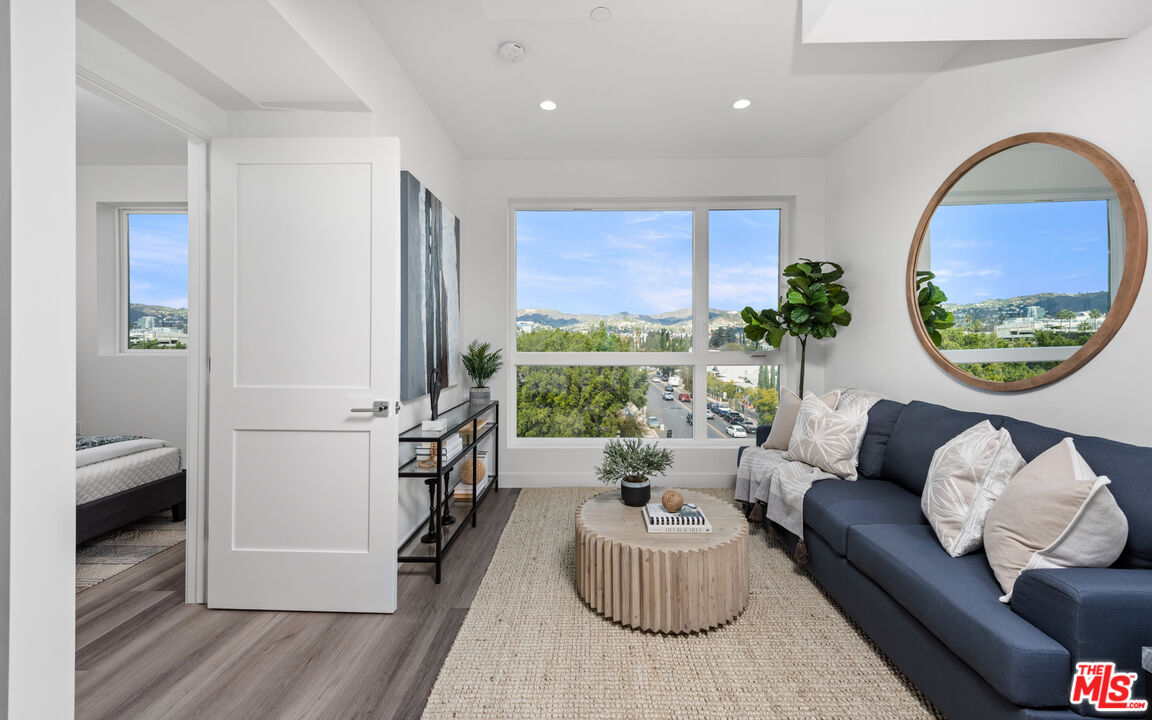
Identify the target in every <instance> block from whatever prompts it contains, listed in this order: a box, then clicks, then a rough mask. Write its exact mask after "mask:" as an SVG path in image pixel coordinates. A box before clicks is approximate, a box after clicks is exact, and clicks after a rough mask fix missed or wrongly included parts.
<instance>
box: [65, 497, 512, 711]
mask: <svg viewBox="0 0 1152 720" xmlns="http://www.w3.org/2000/svg"><path fill="white" fill-rule="evenodd" d="M517 494H518V491H517V490H514V489H504V490H501V491H500V492H498V493H493V494H492V495H491V496H490V497H489V500H488V502H486V503H485V505H484V507H483V509H482V510H481V512H480V517H479V520H478V525H477V527H475V528H468V529H467V530H465V531H464V535H463V536H462V537H461V538H460V540H459V541H458V542H457V543H456V545H455V546H454V547H453V548H452V553H451V554H450V555H449V556H448V559H447V560H446V561H445V564H444V576H443V582H442V583H441V584H440V585H435V584H434V583H433V582H432V570H431V566H426V565H411V564H403V565H401V566H400V581H399V586H398V610H397V612H396V613H395V614H393V615H357V614H343V613H287V612H248V611H236V610H208V609H206V608H205V607H204V606H203V605H186V604H184V546H183V544H181V545H178V546H176V547H174V548H172V549H170V550H166V551H164V552H162V553H160V554H159V555H157V556H155V557H153V558H150V559H148V560H146V561H144V562H143V563H141V564H140V565H138V566H136V567H135V568H132V569H131V570H128V571H126V572H124V573H121V574H120V575H117V576H116V577H114V578H112V579H110V580H106V581H105V582H103V583H101V584H99V585H97V586H96V587H94V588H91V589H89V590H86V591H84V592H82V593H80V595H78V596H77V597H76V718H77V720H104V719H107V720H113V719H115V720H125V719H128V718H130V719H132V720H153V719H157V720H160V719H162V720H179V719H181V718H201V719H205V718H208V719H216V718H219V719H221V720H224V719H229V720H231V719H236V720H240V719H243V720H261V719H263V718H268V719H276V720H282V719H288V718H291V719H297V720H304V719H312V718H324V719H328V718H332V719H334V720H336V719H339V720H344V719H345V718H347V719H351V718H379V719H390V718H405V719H407V718H419V717H420V714H421V713H422V712H423V710H424V703H425V701H426V700H427V698H428V693H429V691H431V689H432V684H433V683H434V682H435V680H436V675H437V674H438V673H439V671H440V667H441V665H442V663H443V661H444V658H445V656H446V655H447V654H448V650H449V648H451V647H452V642H453V641H454V640H455V638H456V632H457V630H458V629H459V628H460V624H461V623H462V622H463V621H464V615H465V613H467V611H468V607H469V605H470V604H471V602H472V597H473V596H474V595H475V593H476V589H477V588H478V587H479V585H480V580H481V578H482V577H483V576H484V572H485V570H486V569H487V567H488V562H489V560H490V559H491V558H492V553H493V551H494V550H495V548H496V543H497V541H498V540H499V538H500V533H501V531H502V530H503V529H504V524H505V523H506V522H507V520H508V516H509V514H511V512H512V507H513V505H515V504H516V496H517Z"/></svg>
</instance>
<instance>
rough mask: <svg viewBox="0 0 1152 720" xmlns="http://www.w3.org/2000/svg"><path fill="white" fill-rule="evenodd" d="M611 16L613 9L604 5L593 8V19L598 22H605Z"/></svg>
mask: <svg viewBox="0 0 1152 720" xmlns="http://www.w3.org/2000/svg"><path fill="white" fill-rule="evenodd" d="M610 17H612V11H611V10H609V9H608V8H606V7H604V6H603V5H601V6H600V7H594V8H592V19H593V20H595V21H596V22H604V21H605V20H607V19H608V18H610Z"/></svg>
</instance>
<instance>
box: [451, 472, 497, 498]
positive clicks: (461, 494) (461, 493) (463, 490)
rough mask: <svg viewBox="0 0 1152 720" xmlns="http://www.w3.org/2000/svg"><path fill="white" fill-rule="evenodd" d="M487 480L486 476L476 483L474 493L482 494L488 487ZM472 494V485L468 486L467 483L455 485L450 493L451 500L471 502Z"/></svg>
mask: <svg viewBox="0 0 1152 720" xmlns="http://www.w3.org/2000/svg"><path fill="white" fill-rule="evenodd" d="M488 480H489V478H488V477H487V476H485V477H484V478H483V479H482V480H481V481H480V482H479V483H478V485H479V488H478V489H476V492H481V493H482V492H484V490H485V489H486V488H487V487H488ZM472 492H473V486H472V485H469V484H468V483H463V482H462V483H459V484H457V485H456V489H455V490H454V491H453V492H452V499H454V500H471V499H472Z"/></svg>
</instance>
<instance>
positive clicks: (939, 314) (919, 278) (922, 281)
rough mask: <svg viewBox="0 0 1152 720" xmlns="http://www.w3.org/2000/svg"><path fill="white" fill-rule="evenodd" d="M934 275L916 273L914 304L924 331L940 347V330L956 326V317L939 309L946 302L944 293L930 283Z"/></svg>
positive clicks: (931, 273) (941, 338)
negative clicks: (917, 309)
mask: <svg viewBox="0 0 1152 720" xmlns="http://www.w3.org/2000/svg"><path fill="white" fill-rule="evenodd" d="M935 278H936V273H933V272H930V271H928V270H917V271H916V302H917V303H919V305H920V319H921V320H923V321H924V330H925V331H927V333H928V337H930V338H932V342H934V343H936V347H940V343H941V341H942V340H943V337H942V336H941V335H940V331H941V330H947V329H948V328H950V327H952V326H953V325H955V324H956V316H955V315H953V314H952V313H950V312H948V311H947V310H945V309H944V308H943V307H941V306H942V305H943V304H944V303H946V302H948V296H947V295H945V294H944V291H943V290H941V289H940V288H939V287H937V286H936V285H934V284H933V283H932V281H933V280H934V279H935Z"/></svg>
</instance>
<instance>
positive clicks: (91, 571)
mask: <svg viewBox="0 0 1152 720" xmlns="http://www.w3.org/2000/svg"><path fill="white" fill-rule="evenodd" d="M184 528H185V522H184V521H183V520H181V521H180V522H176V523H174V522H172V511H171V510H165V511H163V512H160V513H157V514H155V515H152V516H150V517H146V518H144V519H143V520H137V521H136V522H134V523H131V524H129V525H125V526H124V527H122V528H120V529H118V530H113V531H111V532H107V533H104V534H103V535H98V536H96V537H94V538H92V539H91V540H88V541H86V542H83V543H80V544H79V545H77V546H76V592H77V593H79V592H81V591H82V590H87V589H88V588H90V587H92V586H93V585H96V584H98V583H101V582H104V581H105V580H107V579H108V578H110V577H112V576H114V575H117V574H119V573H122V572H124V571H125V570H127V569H128V568H130V567H132V566H134V565H138V564H139V563H142V562H144V561H145V560H147V559H148V558H150V557H152V556H153V555H155V554H157V553H159V552H160V551H162V550H167V549H168V548H170V547H172V546H173V545H176V544H177V543H182V542H184Z"/></svg>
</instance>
